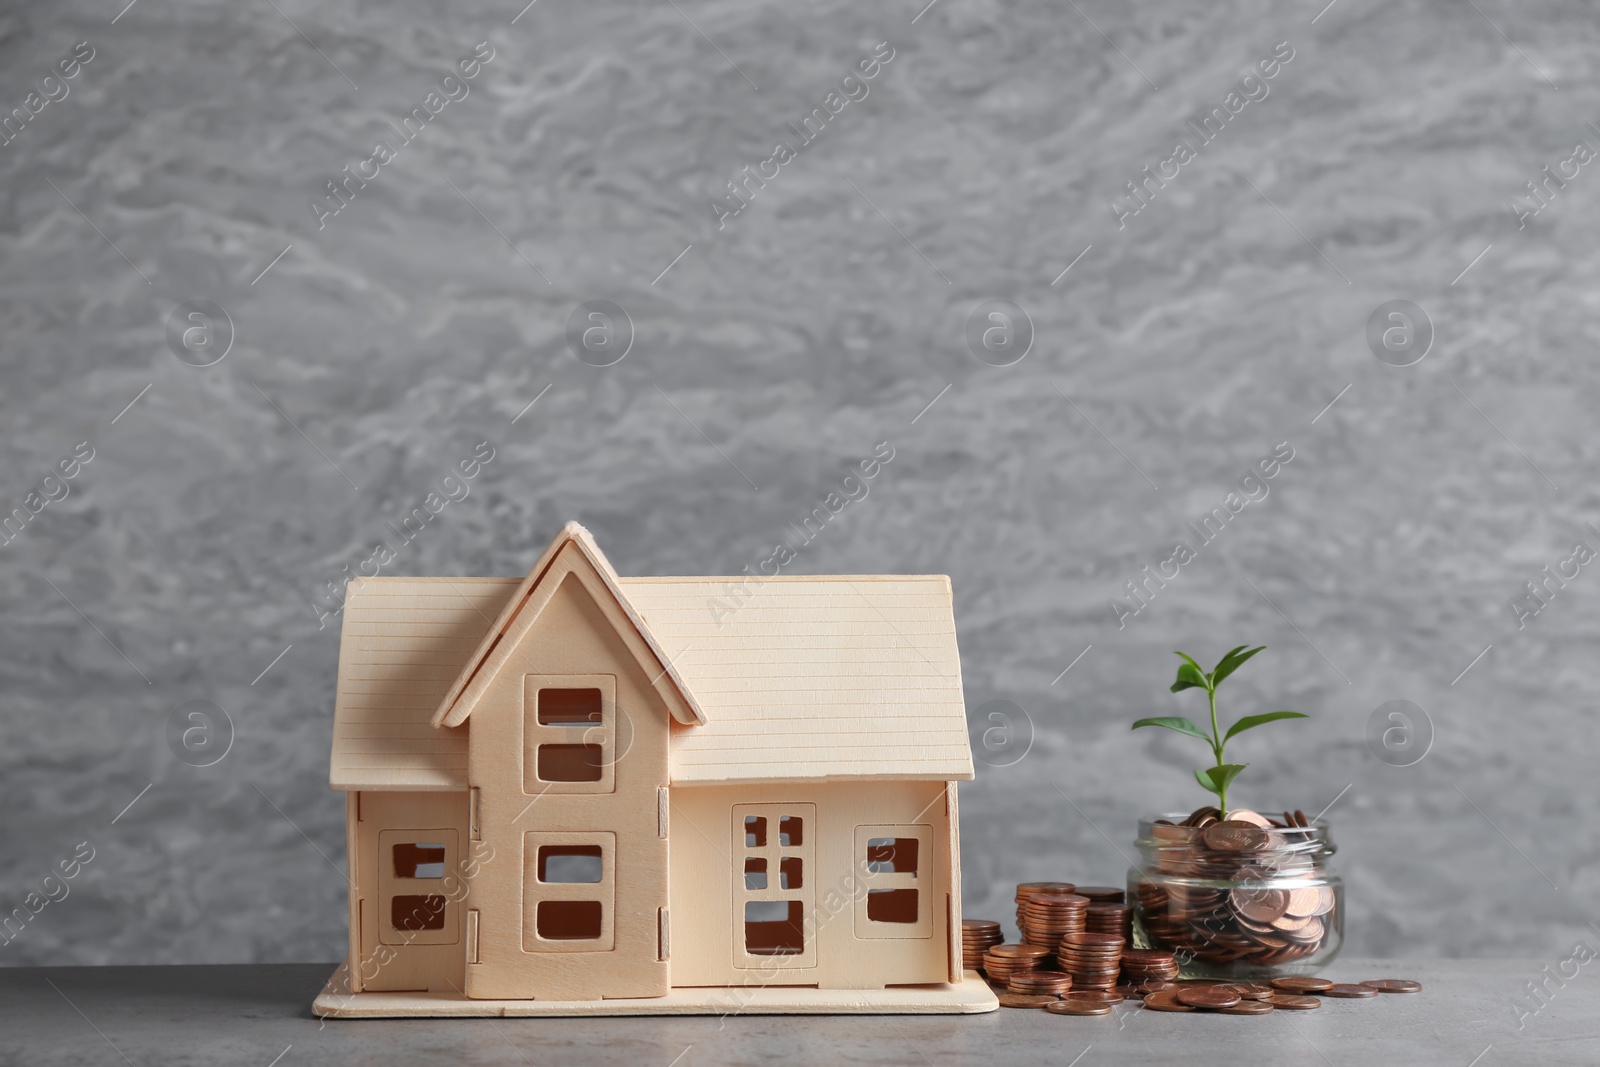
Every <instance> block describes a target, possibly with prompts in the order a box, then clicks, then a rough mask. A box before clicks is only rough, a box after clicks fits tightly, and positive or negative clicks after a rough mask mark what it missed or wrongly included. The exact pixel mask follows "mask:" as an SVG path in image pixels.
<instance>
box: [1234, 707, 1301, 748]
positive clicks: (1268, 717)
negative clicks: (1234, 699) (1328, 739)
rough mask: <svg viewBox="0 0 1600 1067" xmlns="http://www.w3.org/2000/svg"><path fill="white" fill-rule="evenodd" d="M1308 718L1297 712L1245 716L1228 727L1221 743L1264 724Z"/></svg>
mask: <svg viewBox="0 0 1600 1067" xmlns="http://www.w3.org/2000/svg"><path fill="white" fill-rule="evenodd" d="M1309 718H1311V716H1309V715H1307V714H1305V713H1304V712H1299V711H1269V712H1267V713H1265V714H1264V715H1246V716H1245V717H1244V718H1242V719H1240V720H1239V721H1238V722H1236V723H1234V724H1233V725H1232V726H1230V727H1228V732H1227V734H1226V735H1224V737H1223V738H1222V740H1223V743H1227V741H1228V739H1229V738H1231V737H1233V735H1234V734H1242V733H1244V732H1245V731H1246V730H1253V729H1255V728H1256V727H1257V726H1260V725H1261V724H1262V723H1264V722H1276V721H1277V720H1279V719H1309Z"/></svg>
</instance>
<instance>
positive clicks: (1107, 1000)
mask: <svg viewBox="0 0 1600 1067" xmlns="http://www.w3.org/2000/svg"><path fill="white" fill-rule="evenodd" d="M1061 999H1062V1000H1078V1001H1083V1002H1085V1003H1091V1004H1121V1003H1122V1001H1123V996H1122V994H1121V993H1118V992H1116V991H1114V990H1109V989H1074V990H1072V991H1071V992H1067V993H1063V994H1061Z"/></svg>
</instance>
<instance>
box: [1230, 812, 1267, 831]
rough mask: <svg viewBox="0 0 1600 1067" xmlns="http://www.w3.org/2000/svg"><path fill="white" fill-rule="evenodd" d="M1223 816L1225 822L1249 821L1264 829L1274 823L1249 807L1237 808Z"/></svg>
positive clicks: (1252, 824)
mask: <svg viewBox="0 0 1600 1067" xmlns="http://www.w3.org/2000/svg"><path fill="white" fill-rule="evenodd" d="M1222 818H1223V821H1224V822H1247V823H1249V824H1250V825H1251V826H1259V827H1261V828H1262V829H1263V830H1265V829H1266V828H1267V827H1269V826H1271V825H1272V823H1271V822H1270V821H1268V820H1267V819H1266V818H1264V817H1263V816H1261V815H1260V814H1258V813H1256V812H1253V811H1251V810H1250V809H1249V808H1235V809H1233V810H1232V811H1230V812H1228V814H1226V815H1224V816H1223V817H1222Z"/></svg>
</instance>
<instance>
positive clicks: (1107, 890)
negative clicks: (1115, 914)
mask: <svg viewBox="0 0 1600 1067" xmlns="http://www.w3.org/2000/svg"><path fill="white" fill-rule="evenodd" d="M1073 892H1074V893H1076V894H1078V895H1079V896H1080V897H1088V898H1089V903H1091V904H1126V903H1127V902H1128V894H1127V893H1126V892H1124V891H1123V890H1121V889H1118V888H1116V887H1115V886H1109V885H1080V886H1078V887H1077V888H1075V889H1073Z"/></svg>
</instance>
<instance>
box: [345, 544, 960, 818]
mask: <svg viewBox="0 0 1600 1067" xmlns="http://www.w3.org/2000/svg"><path fill="white" fill-rule="evenodd" d="M741 581H748V579H743V578H623V579H621V580H620V582H619V588H621V590H622V591H623V593H624V594H625V595H626V596H627V598H628V600H629V601H630V602H632V603H634V604H635V606H637V607H638V608H639V612H640V615H641V617H642V618H643V621H644V623H645V625H647V626H648V627H649V628H650V631H651V632H652V633H654V634H655V635H656V637H657V639H658V641H659V644H660V645H661V647H662V648H663V649H665V650H666V653H667V655H668V656H669V657H671V658H673V659H674V661H675V663H676V666H677V668H678V670H679V673H680V674H681V675H682V676H683V678H684V679H685V680H686V682H687V684H688V685H690V687H691V688H692V689H693V690H694V692H695V695H696V698H697V700H698V701H699V702H700V705H701V706H702V707H703V708H705V709H706V710H705V714H706V715H707V718H708V721H707V723H706V724H705V725H704V726H700V727H697V728H696V729H694V730H690V731H676V732H675V733H674V735H673V744H672V781H674V782H718V781H730V782H731V781H762V780H771V779H793V778H810V779H828V778H836V779H843V778H930V779H932V778H937V779H942V780H965V779H970V778H971V777H972V755H971V750H970V749H969V747H968V743H967V733H966V730H967V727H966V712H965V705H964V697H963V694H962V688H961V672H960V656H959V653H958V651H957V648H956V641H955V624H954V617H953V615H952V613H951V606H950V586H949V579H947V578H945V577H944V576H942V575H933V576H927V577H917V576H913V577H903V578H902V577H896V576H871V575H866V576H840V577H823V578H778V579H773V580H771V581H769V582H766V583H763V584H761V585H760V586H754V583H752V586H753V588H754V591H753V595H752V599H750V600H749V601H748V602H746V603H745V605H744V607H743V608H741V609H739V610H738V611H736V612H735V613H734V614H733V615H731V616H727V617H724V619H723V626H722V627H721V628H720V629H719V628H718V626H717V622H716V619H717V616H716V615H715V614H714V612H713V611H712V609H711V608H710V607H709V606H708V605H709V604H710V602H711V601H712V598H713V597H721V596H723V595H724V593H725V590H726V589H727V587H728V586H730V585H733V584H735V583H738V582H741ZM522 584H523V583H522V582H521V581H519V580H517V579H512V578H454V579H448V580H446V579H431V578H430V579H421V578H374V579H370V580H368V581H366V582H363V583H361V585H360V586H359V587H358V586H354V585H352V586H351V588H350V591H349V593H348V594H347V596H346V607H345V636H344V638H343V640H344V642H345V643H344V646H343V648H344V649H345V651H343V652H342V653H341V656H340V667H339V696H338V700H337V702H336V704H335V719H334V751H333V772H332V784H333V786H334V788H336V789H354V788H366V789H461V788H465V786H466V758H465V753H466V738H465V731H464V730H463V729H461V728H459V727H458V728H455V729H447V730H436V729H434V728H433V727H432V726H431V725H430V722H431V717H432V715H433V713H434V712H435V711H436V709H437V705H438V703H439V701H440V699H441V697H440V694H441V693H443V692H445V691H447V690H448V688H449V686H450V682H449V681H447V680H445V679H446V677H447V676H448V677H451V678H454V677H456V676H459V675H460V674H462V673H464V671H463V665H464V664H466V663H467V657H468V656H470V655H472V650H473V649H475V648H476V645H477V644H478V643H481V641H482V639H483V637H484V635H485V634H487V633H488V632H489V625H488V622H487V620H488V619H491V618H494V617H495V616H496V615H497V614H499V613H501V612H502V610H503V608H504V607H505V605H506V604H507V602H508V600H509V599H510V598H511V597H512V595H513V594H514V593H515V592H516V591H517V590H518V589H519V588H520V586H521V585H522ZM463 650H466V651H463ZM452 656H454V657H455V658H453V659H452V658H451V657H452Z"/></svg>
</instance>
